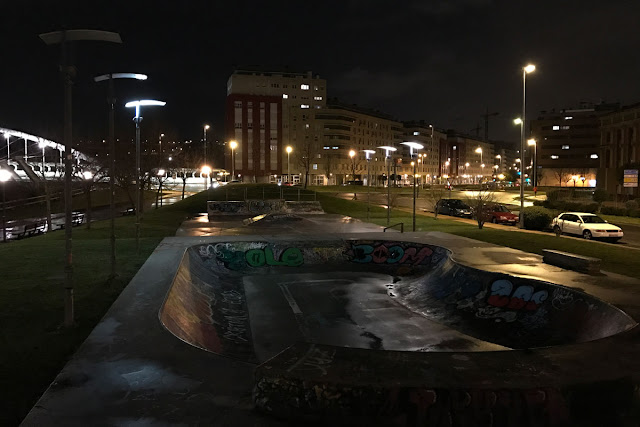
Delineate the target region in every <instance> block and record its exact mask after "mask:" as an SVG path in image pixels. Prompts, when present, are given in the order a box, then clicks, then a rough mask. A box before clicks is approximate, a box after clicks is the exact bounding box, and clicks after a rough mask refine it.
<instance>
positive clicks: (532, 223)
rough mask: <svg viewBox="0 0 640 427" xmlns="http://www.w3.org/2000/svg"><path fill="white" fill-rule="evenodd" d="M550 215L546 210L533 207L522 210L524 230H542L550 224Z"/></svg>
mask: <svg viewBox="0 0 640 427" xmlns="http://www.w3.org/2000/svg"><path fill="white" fill-rule="evenodd" d="M551 220H552V218H551V214H549V212H547V210H546V209H544V208H540V207H537V206H533V207H530V208H526V209H525V210H524V228H526V229H527V230H544V229H546V228H549V224H551Z"/></svg>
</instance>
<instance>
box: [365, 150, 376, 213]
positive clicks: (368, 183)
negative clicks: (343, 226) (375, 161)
mask: <svg viewBox="0 0 640 427" xmlns="http://www.w3.org/2000/svg"><path fill="white" fill-rule="evenodd" d="M363 151H364V155H365V157H366V159H367V221H369V218H370V211H371V200H370V196H371V155H372V154H375V153H376V152H375V151H374V150H363Z"/></svg>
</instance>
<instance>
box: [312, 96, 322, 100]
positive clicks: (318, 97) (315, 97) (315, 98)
mask: <svg viewBox="0 0 640 427" xmlns="http://www.w3.org/2000/svg"><path fill="white" fill-rule="evenodd" d="M313 100H314V101H322V97H321V96H314V97H313Z"/></svg>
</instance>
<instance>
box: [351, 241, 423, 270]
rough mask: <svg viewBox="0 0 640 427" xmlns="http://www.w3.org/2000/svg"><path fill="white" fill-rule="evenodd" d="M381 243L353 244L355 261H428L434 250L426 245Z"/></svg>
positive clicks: (376, 262)
mask: <svg viewBox="0 0 640 427" xmlns="http://www.w3.org/2000/svg"><path fill="white" fill-rule="evenodd" d="M388 245H389V246H387V244H384V243H381V244H378V245H377V246H374V245H370V244H359V245H352V248H351V249H352V253H353V258H352V261H353V262H358V263H362V264H367V263H374V264H411V265H418V264H423V263H425V264H426V263H427V262H425V260H427V261H428V259H429V257H430V256H431V254H433V250H432V249H431V248H429V247H426V246H420V247H414V246H410V247H407V248H403V247H402V246H400V245H399V244H397V243H388Z"/></svg>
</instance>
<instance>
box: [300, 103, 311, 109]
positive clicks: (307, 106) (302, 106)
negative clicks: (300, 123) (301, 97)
mask: <svg viewBox="0 0 640 427" xmlns="http://www.w3.org/2000/svg"><path fill="white" fill-rule="evenodd" d="M300 108H309V105H308V104H302V105H300Z"/></svg>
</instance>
